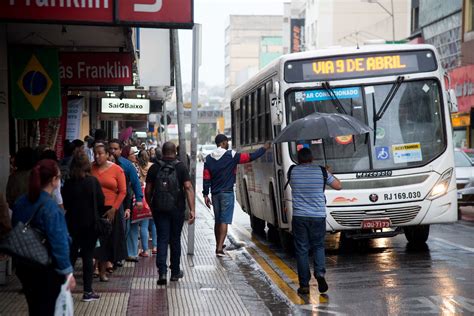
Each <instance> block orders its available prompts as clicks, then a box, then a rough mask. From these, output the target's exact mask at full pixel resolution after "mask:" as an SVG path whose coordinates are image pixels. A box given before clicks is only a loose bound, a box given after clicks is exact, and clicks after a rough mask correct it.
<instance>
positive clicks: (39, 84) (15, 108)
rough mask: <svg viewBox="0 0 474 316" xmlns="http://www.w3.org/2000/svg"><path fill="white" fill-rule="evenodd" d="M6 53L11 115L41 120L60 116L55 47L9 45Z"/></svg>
mask: <svg viewBox="0 0 474 316" xmlns="http://www.w3.org/2000/svg"><path fill="white" fill-rule="evenodd" d="M9 55H10V61H9V62H10V67H9V68H10V89H11V101H12V102H11V103H12V114H13V117H14V118H19V119H41V118H51V117H59V116H61V86H60V84H59V72H58V69H59V58H58V51H57V49H53V48H12V49H11V51H10V54H9Z"/></svg>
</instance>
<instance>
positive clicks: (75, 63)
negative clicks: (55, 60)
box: [59, 52, 133, 86]
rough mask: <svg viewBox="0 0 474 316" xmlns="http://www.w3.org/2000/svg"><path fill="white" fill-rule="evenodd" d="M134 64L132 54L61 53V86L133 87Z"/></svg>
mask: <svg viewBox="0 0 474 316" xmlns="http://www.w3.org/2000/svg"><path fill="white" fill-rule="evenodd" d="M132 62H133V58H132V55H131V54H130V53H112V52H110V53H61V54H60V55H59V63H60V65H59V75H60V78H61V85H73V86H83V85H86V86H114V85H132V84H133V69H132Z"/></svg>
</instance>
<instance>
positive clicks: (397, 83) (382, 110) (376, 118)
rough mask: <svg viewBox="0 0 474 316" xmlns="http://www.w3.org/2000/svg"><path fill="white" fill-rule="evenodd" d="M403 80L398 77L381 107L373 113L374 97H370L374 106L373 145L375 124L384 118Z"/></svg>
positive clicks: (375, 130) (375, 131) (403, 78)
mask: <svg viewBox="0 0 474 316" xmlns="http://www.w3.org/2000/svg"><path fill="white" fill-rule="evenodd" d="M404 80H405V77H403V76H399V77H398V78H397V80H396V81H395V82H394V83H393V85H392V87H391V88H390V91H389V92H388V94H387V96H386V97H385V100H383V103H382V106H381V107H380V109H379V110H378V111H377V113H375V111H376V106H375V97H374V95H372V98H373V103H372V104H373V106H374V145H375V141H376V139H377V137H376V133H377V122H378V121H380V120H381V119H382V117H383V116H384V114H385V112H386V111H387V109H388V107H389V106H390V104H391V103H392V101H393V98H394V97H395V95H396V94H397V91H398V89H399V88H400V86H401V85H402V83H403V81H404Z"/></svg>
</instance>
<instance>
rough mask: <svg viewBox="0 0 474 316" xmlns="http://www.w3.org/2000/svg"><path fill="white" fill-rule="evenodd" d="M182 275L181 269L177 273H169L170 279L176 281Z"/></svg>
mask: <svg viewBox="0 0 474 316" xmlns="http://www.w3.org/2000/svg"><path fill="white" fill-rule="evenodd" d="M183 277H184V272H183V270H180V271H179V273H178V274H171V278H170V281H178V280H179V279H182V278H183Z"/></svg>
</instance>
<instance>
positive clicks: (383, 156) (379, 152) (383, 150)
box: [375, 147, 390, 160]
mask: <svg viewBox="0 0 474 316" xmlns="http://www.w3.org/2000/svg"><path fill="white" fill-rule="evenodd" d="M375 156H376V158H377V160H388V159H389V158H390V152H389V150H388V147H375Z"/></svg>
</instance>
